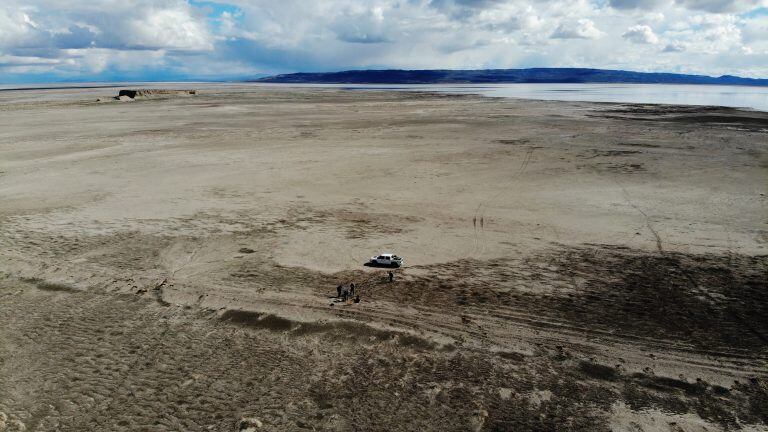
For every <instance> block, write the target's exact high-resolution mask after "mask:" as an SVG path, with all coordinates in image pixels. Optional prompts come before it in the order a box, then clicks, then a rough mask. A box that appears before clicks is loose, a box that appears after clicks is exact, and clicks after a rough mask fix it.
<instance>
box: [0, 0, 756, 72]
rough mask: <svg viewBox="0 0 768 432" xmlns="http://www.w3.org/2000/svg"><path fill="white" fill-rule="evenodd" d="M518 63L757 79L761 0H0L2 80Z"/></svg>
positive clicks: (506, 65) (483, 66)
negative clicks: (532, 0)
mask: <svg viewBox="0 0 768 432" xmlns="http://www.w3.org/2000/svg"><path fill="white" fill-rule="evenodd" d="M526 67H592V68H604V69H626V70H635V71H644V72H678V73H695V74H704V75H713V76H719V75H725V74H728V75H738V76H745V77H756V78H768V0H570V1H562V0H539V1H536V2H529V1H520V0H226V1H225V0H222V1H205V0H2V1H1V2H0V84H8V83H25V82H29V83H32V82H54V81H81V82H83V81H169V80H237V79H244V78H254V77H259V76H265V75H272V74H277V73H288V72H297V71H305V72H313V71H335V70H346V69H382V68H397V69H488V68H526Z"/></svg>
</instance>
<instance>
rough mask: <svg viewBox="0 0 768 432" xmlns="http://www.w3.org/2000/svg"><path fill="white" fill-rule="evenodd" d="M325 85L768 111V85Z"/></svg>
mask: <svg viewBox="0 0 768 432" xmlns="http://www.w3.org/2000/svg"><path fill="white" fill-rule="evenodd" d="M309 86H312V85H309ZM322 87H343V88H348V89H382V90H401V91H439V92H444V93H465V94H480V95H483V96H491V97H510V98H521V99H541V100H558V101H581V102H621V103H642V104H671V105H714V106H726V107H734V108H751V109H755V110H760V111H768V87H749V86H719V85H677V84H451V85H445V84H435V85H417V84H414V85H328V86H326V85H323V86H322Z"/></svg>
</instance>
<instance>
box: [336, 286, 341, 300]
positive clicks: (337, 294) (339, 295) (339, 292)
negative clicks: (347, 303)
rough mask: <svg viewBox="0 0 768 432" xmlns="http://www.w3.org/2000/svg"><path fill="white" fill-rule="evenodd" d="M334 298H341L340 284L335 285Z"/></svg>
mask: <svg viewBox="0 0 768 432" xmlns="http://www.w3.org/2000/svg"><path fill="white" fill-rule="evenodd" d="M336 298H341V284H339V286H337V287H336Z"/></svg>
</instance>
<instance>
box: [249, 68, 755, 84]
mask: <svg viewBox="0 0 768 432" xmlns="http://www.w3.org/2000/svg"><path fill="white" fill-rule="evenodd" d="M249 82H264V83H293V84H299V83H305V84H310V83H311V84H507V83H603V84H610V83H617V84H618V83H625V84H719V85H751V86H768V79H760V78H741V77H737V76H732V75H723V76H720V77H711V76H705V75H685V74H675V73H656V72H631V71H623V70H606V69H582V68H531V69H484V70H450V69H425V70H402V69H387V70H348V71H341V72H316V73H312V72H299V73H290V74H283V75H274V76H270V77H265V78H260V79H255V80H249Z"/></svg>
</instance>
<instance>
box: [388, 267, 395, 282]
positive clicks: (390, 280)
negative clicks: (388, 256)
mask: <svg viewBox="0 0 768 432" xmlns="http://www.w3.org/2000/svg"><path fill="white" fill-rule="evenodd" d="M394 281H395V273H393V272H392V270H390V271H389V283H392V282H394Z"/></svg>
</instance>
